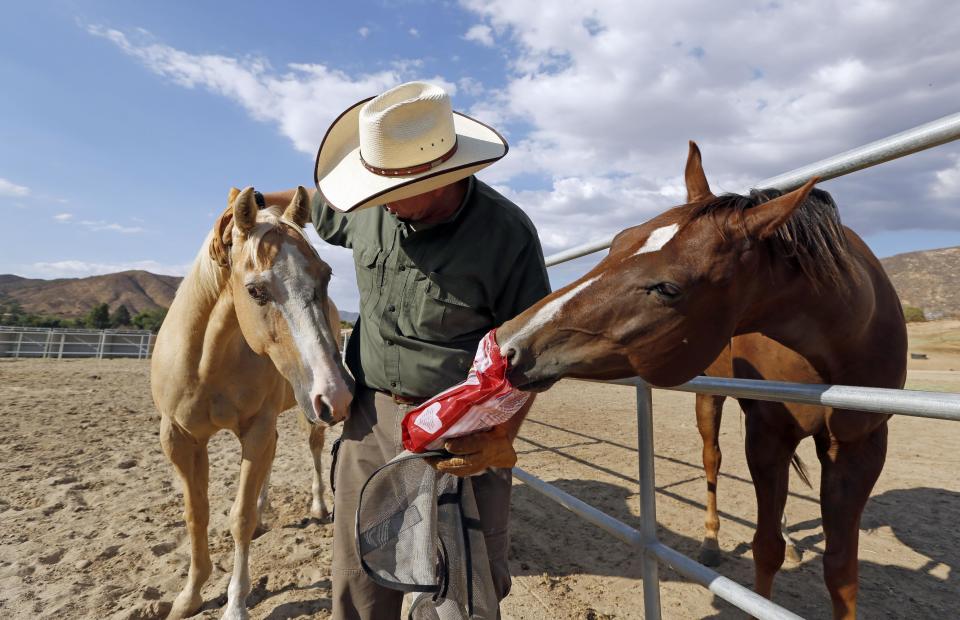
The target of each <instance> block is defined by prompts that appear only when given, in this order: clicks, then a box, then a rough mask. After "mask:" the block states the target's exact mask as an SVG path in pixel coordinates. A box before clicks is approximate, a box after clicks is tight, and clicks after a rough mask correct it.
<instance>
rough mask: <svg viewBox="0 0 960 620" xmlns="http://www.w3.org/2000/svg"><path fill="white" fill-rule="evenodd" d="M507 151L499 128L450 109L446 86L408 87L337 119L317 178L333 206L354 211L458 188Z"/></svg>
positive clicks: (325, 142) (413, 84)
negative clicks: (450, 186) (445, 188)
mask: <svg viewBox="0 0 960 620" xmlns="http://www.w3.org/2000/svg"><path fill="white" fill-rule="evenodd" d="M507 150H508V147H507V143H506V140H504V139H503V136H501V135H500V134H499V133H497V132H496V130H494V129H492V128H491V127H488V126H487V125H484V124H483V123H481V122H480V121H477V120H475V119H473V118H470V117H469V116H466V115H465V114H461V113H459V112H455V111H453V108H452V106H451V103H450V97H449V95H448V94H447V93H446V92H445V91H444V90H443V89H442V88H440V87H438V86H434V85H431V84H426V83H424V82H409V83H407V84H401V85H400V86H397V87H395V88H392V89H390V90H388V91H387V92H385V93H383V94H382V95H379V96H377V97H373V98H371V99H366V100H364V101H360V102H358V103H356V104H354V105H353V106H351V107H350V108H348V109H347V110H346V111H345V112H344V113H343V114H341V115H340V117H339V118H337V120H335V121H334V122H333V124H332V125H331V126H330V129H328V130H327V134H326V135H325V136H324V138H323V142H321V144H320V149H319V150H318V152H317V163H316V169H315V173H314V180H315V181H316V184H317V190H318V191H319V192H320V194H321V196H322V197H323V199H324V200H325V201H326V202H327V203H328V204H330V205H331V206H332V207H333V208H335V209H337V210H338V211H344V212H346V211H355V210H357V209H363V208H366V207H371V206H375V205H381V204H385V203H388V202H393V201H397V200H402V199H404V198H409V197H411V196H416V195H418V194H422V193H425V192H429V191H431V190H433V189H436V188H438V187H443V186H445V185H449V184H451V183H454V182H456V181H458V180H460V179H462V178H465V177H468V176H470V175H472V174H474V173H475V172H477V171H479V170H481V169H483V168H485V167H486V166H489V165H490V164H492V163H493V162H495V161H497V160H499V159H501V158H502V157H503V156H504V155H506V153H507Z"/></svg>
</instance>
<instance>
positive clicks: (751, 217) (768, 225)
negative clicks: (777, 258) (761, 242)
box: [743, 177, 820, 239]
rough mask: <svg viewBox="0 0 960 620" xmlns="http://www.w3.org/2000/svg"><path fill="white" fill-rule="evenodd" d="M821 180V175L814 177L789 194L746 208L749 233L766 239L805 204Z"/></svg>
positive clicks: (745, 226) (746, 223)
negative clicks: (811, 191)
mask: <svg viewBox="0 0 960 620" xmlns="http://www.w3.org/2000/svg"><path fill="white" fill-rule="evenodd" d="M819 180H820V177H813V178H812V179H810V180H809V181H807V182H806V183H805V184H804V185H803V187H801V188H799V189H795V190H793V191H792V192H790V193H789V194H784V195H783V196H780V197H778V198H774V199H773V200H770V201H768V202H765V203H763V204H761V205H757V206H756V207H753V208H752V209H746V210H744V212H743V226H744V228H745V229H746V230H747V234H748V235H749V236H750V237H753V238H755V239H766V238H767V237H770V236H771V235H773V234H774V233H775V232H777V229H778V228H780V226H782V225H783V224H784V222H786V221H787V220H788V219H790V216H791V215H793V213H794V211H796V210H797V208H799V207H800V205H801V204H803V201H804V200H806V198H807V196H808V195H809V194H810V190H812V189H813V186H814V185H815V184H816V183H817V181H819Z"/></svg>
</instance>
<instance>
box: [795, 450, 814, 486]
mask: <svg viewBox="0 0 960 620" xmlns="http://www.w3.org/2000/svg"><path fill="white" fill-rule="evenodd" d="M790 464H791V465H793V471H795V472H797V475H798V476H800V479H801V480H803V483H804V484H805V485H807V488H810V489H812V488H813V485H812V484H810V475H809V474H808V473H807V466H806V465H804V464H803V461H801V460H800V457H799V456H797V454H796V453H794V454H793V456H792V457H791V458H790Z"/></svg>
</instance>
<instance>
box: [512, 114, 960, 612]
mask: <svg viewBox="0 0 960 620" xmlns="http://www.w3.org/2000/svg"><path fill="white" fill-rule="evenodd" d="M957 139H960V113H957V114H952V115H950V116H945V117H943V118H941V119H938V120H935V121H932V122H930V123H926V124H924V125H920V126H918V127H915V128H913V129H910V130H907V131H904V132H901V133H898V134H896V135H893V136H890V137H887V138H883V139H881V140H877V141H875V142H871V143H870V144H867V145H865V146H862V147H859V148H856V149H853V150H850V151H847V152H845V153H841V154H839V155H837V156H835V157H830V158H827V159H824V160H821V161H819V162H816V163H814V164H810V165H809V166H803V167H801V168H797V169H796V170H792V171H790V172H787V173H785V174H781V175H779V176H776V177H772V178H770V179H766V180H764V181H761V182H759V183H757V185H756V187H760V188H777V189H780V190H784V191H786V190H789V189H793V188H795V187H798V186H800V185H802V184H803V183H804V182H806V180H807V179H809V178H810V177H813V176H819V177H821V179H823V180H827V179H832V178H836V177H839V176H843V175H845V174H849V173H851V172H854V171H857V170H862V169H864V168H868V167H870V166H874V165H877V164H880V163H883V162H886V161H890V160H893V159H897V158H899V157H904V156H906V155H910V154H912V153H916V152H918V151H922V150H925V149H928V148H932V147H934V146H938V145H941V144H945V143H947V142H951V141H953V140H957ZM612 239H613V238H612V237H610V238H607V239H603V240H599V241H593V242H590V243H585V244H583V245H580V246H576V247H574V248H570V249H569V250H565V251H563V252H558V253H556V254H553V255H551V256H549V257H547V259H546V263H547V266H552V265H557V264H560V263H563V262H567V261H570V260H573V259H575V258H579V257H581V256H586V255H587V254H592V253H594V252H598V251H600V250H603V249H605V248H608V247H610V243H611V241H612ZM605 383H614V384H620V385H635V386H636V390H637V435H638V445H637V452H638V457H639V468H640V470H639V478H638V480H639V485H640V530H639V531H638V530H636V529H634V528H632V527H630V526H629V525H627V524H626V523H623V522H622V521H619V520H617V519H615V518H614V517H611V516H610V515H608V514H606V513H604V512H602V511H600V510H598V509H597V508H595V507H593V506H591V505H589V504H587V503H585V502H583V501H581V500H579V499H577V498H576V497H573V496H572V495H570V494H568V493H566V492H564V491H562V490H560V489H559V488H557V487H555V486H553V485H551V484H549V483H547V482H544V481H543V480H541V479H539V478H537V477H536V476H533V475H532V474H530V473H528V472H526V471H524V470H522V469H520V468H519V467H515V468H514V470H513V475H514V477H516V478H517V479H518V480H520V481H522V482H524V483H525V484H526V485H528V486H529V487H530V488H531V489H532V490H534V491H537V492H538V493H541V494H543V495H544V496H545V497H547V498H549V499H551V500H553V501H555V502H557V503H558V504H560V505H561V506H563V507H564V508H566V509H568V510H570V511H571V512H573V513H574V514H576V515H578V516H580V517H581V518H583V519H585V520H587V521H589V522H590V523H593V524H594V525H596V526H597V527H599V528H601V529H603V530H605V531H606V532H608V533H610V534H612V535H613V536H615V537H616V538H618V539H619V540H621V541H623V542H624V543H626V544H628V545H630V546H632V547H634V548H635V549H636V550H637V551H638V552H640V553H641V554H642V556H643V557H642V560H643V561H642V571H643V572H642V579H643V602H644V616H645V617H646V618H649V619H651V620H659V618H660V582H659V576H658V562H663V563H664V564H666V565H668V566H670V567H671V568H672V569H673V570H675V571H676V572H678V573H679V574H681V575H683V576H684V577H686V578H687V579H690V580H691V581H694V582H695V583H698V584H700V585H702V586H703V587H705V588H707V589H708V590H710V591H711V592H713V593H714V594H715V595H716V596H718V597H719V598H721V599H723V600H725V601H727V602H729V603H731V604H733V605H735V606H736V607H738V608H740V609H742V610H743V611H746V612H747V613H749V614H751V615H752V616H754V617H757V618H761V619H777V620H779V619H787V618H790V619H795V618H799V617H800V616H797V615H796V614H794V613H793V612H791V611H788V610H787V609H784V608H783V607H780V606H779V605H776V604H775V603H773V602H771V601H769V600H767V599H765V598H763V597H761V596H759V595H758V594H756V593H755V592H753V591H752V590H750V589H748V588H746V587H744V586H742V585H740V584H738V583H736V582H734V581H732V580H730V579H728V578H726V577H724V576H722V575H720V574H719V573H717V572H716V571H713V570H711V569H710V568H707V567H706V566H704V565H702V564H700V563H698V562H696V561H694V560H692V559H690V558H688V557H687V556H685V555H683V554H681V553H679V552H678V551H676V550H674V549H671V548H670V547H668V546H666V545H665V544H663V543H662V542H660V541H659V540H658V538H657V515H656V489H655V485H654V445H653V406H652V399H651V398H652V395H651V387H650V386H649V385H647V384H646V383H645V382H644V381H643V380H642V379H640V378H637V377H635V378H632V379H623V380H619V381H608V382H605ZM664 389H669V390H674V391H681V392H695V393H702V394H715V395H725V396H731V397H735V398H752V399H756V400H769V401H778V402H791V403H802V404H811V405H822V406H826V407H836V408H843V409H849V410H852V411H868V412H876V413H887V414H897V415H908V416H914V417H924V418H934V419H940V420H950V421H960V394H949V393H942V392H921V391H914V390H893V389H883V388H865V387H855V386H844V385H809V384H799V383H787V382H780V381H759V380H751V379H721V378H714V377H698V378H696V379H693V380H692V381H690V382H688V383H685V384H683V385H680V386H676V387H672V388H664Z"/></svg>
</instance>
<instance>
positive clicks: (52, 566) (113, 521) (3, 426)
mask: <svg viewBox="0 0 960 620" xmlns="http://www.w3.org/2000/svg"><path fill="white" fill-rule="evenodd" d="M911 351H913V352H916V353H925V354H927V356H928V359H925V360H912V361H911V370H910V377H909V383H908V387H909V388H914V389H927V390H942V391H954V392H960V322H958V321H953V322H938V323H931V324H927V325H920V326H912V327H911ZM634 403H635V401H634V391H633V389H632V388H623V387H615V386H605V385H598V384H589V383H583V382H573V381H567V382H562V383H561V384H559V385H558V386H557V387H555V388H554V389H553V390H551V391H550V392H548V393H546V394H544V395H542V396H541V397H540V399H539V400H538V401H537V404H536V407H535V409H534V411H533V412H532V413H531V416H530V419H529V420H528V423H527V424H526V425H525V426H524V428H523V432H522V433H521V440H520V441H518V443H517V448H518V451H519V452H520V463H519V464H520V465H521V466H522V467H524V468H525V469H527V470H528V471H530V472H532V473H534V474H536V475H538V476H540V477H541V478H544V479H546V480H548V481H550V482H553V483H554V484H556V485H558V486H559V487H561V488H562V489H564V490H566V491H568V492H569V493H571V494H573V495H575V496H577V497H579V498H581V499H583V500H584V501H587V502H589V503H591V504H594V505H596V506H598V507H599V508H601V509H602V510H604V511H606V512H608V513H610V514H612V515H614V516H615V517H617V518H619V519H622V520H624V521H626V522H627V523H630V524H632V525H634V527H637V526H638V519H637V501H638V500H637V484H636V475H637V456H636V451H635V446H636V421H635V404H634ZM654 412H655V415H654V418H655V437H656V440H655V441H656V447H657V450H656V452H657V455H656V464H655V465H656V481H657V487H658V495H657V512H658V518H659V523H660V537H661V539H662V540H663V541H664V542H666V543H667V544H668V545H670V546H672V547H675V548H677V549H678V550H680V551H681V552H683V553H685V554H687V555H691V556H695V555H696V552H697V548H698V546H699V542H700V537H701V534H702V522H703V502H704V495H705V485H704V482H703V475H702V471H701V468H700V439H699V435H698V434H697V431H696V426H695V423H694V416H693V396H692V395H690V394H679V393H672V392H663V391H655V392H654ZM158 424H159V419H158V415H157V413H156V411H155V410H154V408H153V404H152V402H151V400H150V395H149V372H148V364H147V363H146V362H137V361H119V360H118V361H112V360H104V361H97V360H80V361H59V362H58V361H52V360H50V361H47V360H33V361H10V360H0V485H2V488H3V492H2V493H0V617H3V618H124V619H131V620H146V619H148V618H160V617H163V615H164V614H165V613H166V610H167V609H169V604H170V602H171V601H172V599H173V596H174V595H175V593H176V592H177V591H178V590H179V589H180V587H181V586H182V583H183V579H184V577H185V575H186V568H187V561H188V549H189V546H188V545H187V542H186V532H185V530H184V526H183V520H182V516H181V512H182V504H181V497H180V490H179V482H178V481H177V480H176V479H175V477H174V474H173V471H172V469H171V467H170V466H169V465H168V463H167V462H166V460H165V458H164V456H163V454H162V452H161V450H160V445H159V443H158V439H157V433H158ZM742 431H743V427H742V417H741V415H740V413H739V410H738V409H737V407H736V404H735V403H729V402H728V405H727V408H726V416H725V422H724V426H723V431H722V436H721V444H722V446H723V448H724V449H725V452H724V462H723V474H722V477H721V480H720V483H719V504H720V510H721V519H722V526H721V531H720V536H721V540H720V543H721V547H722V549H723V552H724V554H725V557H726V559H725V561H724V563H723V564H722V565H721V567H720V568H719V570H720V572H721V573H722V574H724V575H726V576H728V577H730V578H731V579H733V580H735V581H737V582H739V583H742V584H744V585H747V586H749V585H750V584H751V582H752V575H753V569H752V560H751V553H750V545H749V541H750V539H751V537H752V535H753V525H752V523H753V520H754V516H755V506H754V496H753V490H752V487H751V484H750V480H749V476H748V473H747V467H746V462H745V459H744V456H743V449H742V445H743V442H742ZM337 432H338V431H336V430H335V431H333V432H331V433H330V434H329V435H330V437H329V438H328V442H329V441H332V439H333V437H334V436H335V435H336V434H337ZM280 435H281V436H280V445H279V448H278V452H277V459H276V463H275V467H274V473H273V477H272V506H273V507H272V509H271V511H270V512H269V515H268V522H269V526H270V529H269V531H267V532H266V533H265V534H263V535H262V536H261V537H260V538H258V539H257V540H256V541H255V542H254V544H253V548H252V552H251V557H252V560H251V574H252V576H253V579H254V582H255V586H254V591H253V594H252V595H251V597H250V599H249V606H250V608H251V615H252V617H253V618H258V619H271V620H275V619H280V618H307V617H315V618H325V617H328V615H329V608H330V601H329V595H330V573H329V565H330V552H331V547H332V538H331V534H332V531H331V526H330V525H329V524H327V523H321V522H318V521H316V520H311V519H307V518H306V513H307V501H308V497H309V484H310V457H309V452H308V450H307V444H306V438H305V437H304V436H303V435H302V434H301V431H300V430H299V428H298V425H297V423H296V419H295V413H294V412H288V413H286V414H284V415H283V416H282V417H281V428H280ZM238 445H239V444H238V443H237V442H236V441H235V440H234V439H233V438H232V436H230V435H228V434H226V433H221V434H220V435H218V436H217V437H215V438H214V440H213V441H212V443H211V459H210V462H211V488H210V497H211V505H212V518H211V532H212V534H211V544H212V548H213V549H212V551H213V560H214V573H213V576H212V577H211V579H210V581H209V582H208V584H207V586H206V588H205V589H204V595H205V598H206V601H207V602H206V604H205V606H204V610H203V611H202V612H201V614H200V615H199V616H198V617H200V618H216V617H219V615H220V611H221V610H220V607H221V606H222V605H223V604H224V602H225V598H226V588H227V581H228V579H229V571H230V569H231V562H232V539H231V538H230V534H229V530H228V528H227V513H228V511H229V508H230V502H231V500H232V497H233V493H234V490H235V485H236V479H237V473H238V457H239V451H238ZM800 455H801V457H802V458H803V459H804V460H805V461H806V463H807V464H808V466H809V469H810V473H811V477H812V482H813V484H814V488H816V487H817V485H818V484H819V465H818V463H817V459H816V456H815V453H814V450H813V444H812V442H810V441H807V442H804V443H803V444H802V445H801V448H800ZM327 464H328V463H327ZM957 471H960V427H958V426H956V425H953V424H951V423H949V422H941V421H936V420H925V419H919V418H906V417H900V418H894V419H893V420H892V421H891V423H890V448H889V454H888V458H887V466H886V468H885V470H884V472H883V475H882V476H881V478H880V481H879V482H878V484H877V486H876V488H875V489H874V492H873V497H872V498H871V500H870V502H869V504H868V505H867V509H866V513H865V515H864V518H863V523H862V529H861V536H860V572H861V590H860V609H861V615H862V617H864V618H881V617H898V618H900V617H905V618H948V617H955V616H956V612H957V609H960V536H958V535H957V523H958V522H960V480H958V477H957ZM791 490H792V493H791V496H790V498H789V500H788V502H787V514H788V518H789V522H790V526H789V531H790V532H791V534H792V536H793V538H794V539H795V540H797V541H798V542H799V546H800V548H801V550H802V552H803V558H802V561H801V562H800V563H799V564H792V565H788V566H785V567H784V570H783V571H782V573H781V574H780V576H779V577H778V579H777V583H776V587H775V600H777V601H778V602H780V603H781V604H783V605H785V606H786V607H788V608H790V609H792V610H793V611H795V612H797V613H799V614H801V615H803V616H805V617H809V618H824V617H828V616H829V613H830V611H829V610H830V606H829V602H828V596H827V592H826V589H825V588H824V586H823V583H822V569H821V564H820V558H821V554H822V553H823V535H822V531H821V529H820V518H819V509H818V504H817V501H816V493H815V492H814V491H813V490H811V489H807V488H805V487H803V486H802V484H801V483H800V482H799V481H797V480H795V479H794V480H793V481H792V489H791ZM512 532H513V534H512V547H511V552H512V560H511V562H512V571H513V575H514V586H513V591H512V593H511V595H510V597H509V598H508V599H507V600H506V601H505V603H504V606H503V611H504V616H505V617H507V618H529V619H533V618H544V617H551V618H554V619H562V618H583V619H600V618H639V617H642V615H643V610H642V606H643V603H642V594H641V589H640V583H641V582H640V578H639V573H640V565H639V562H638V561H637V558H636V557H635V554H633V553H631V552H630V551H628V550H627V549H624V548H623V547H622V546H621V545H620V544H619V543H618V542H617V541H616V540H615V539H613V538H612V537H611V536H609V535H607V534H605V533H604V532H602V531H600V530H598V529H596V528H594V527H593V526H591V525H589V524H587V523H585V522H583V521H581V520H580V519H578V518H577V517H574V516H573V515H571V514H570V513H568V512H566V511H565V510H564V509H563V508H560V507H559V506H557V505H556V504H553V503H552V502H550V501H549V500H546V499H543V498H542V497H541V496H539V495H536V494H535V493H534V492H532V491H531V490H530V489H529V488H527V487H525V486H524V485H523V484H519V483H518V484H516V486H515V487H514V498H513V526H512ZM660 575H661V579H662V581H663V584H662V590H661V598H662V608H663V615H664V617H666V618H704V617H710V618H729V617H742V616H743V614H741V613H740V612H738V611H737V610H735V609H734V608H732V607H731V606H730V605H728V604H726V603H724V602H723V601H721V600H719V599H716V598H715V597H714V596H713V595H711V594H710V593H709V592H707V591H706V590H704V589H702V588H700V587H699V586H696V585H693V584H690V583H688V582H686V581H685V580H683V579H682V578H680V577H678V576H677V575H676V574H674V573H672V572H671V571H670V570H669V569H667V568H664V567H661V570H660Z"/></svg>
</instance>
